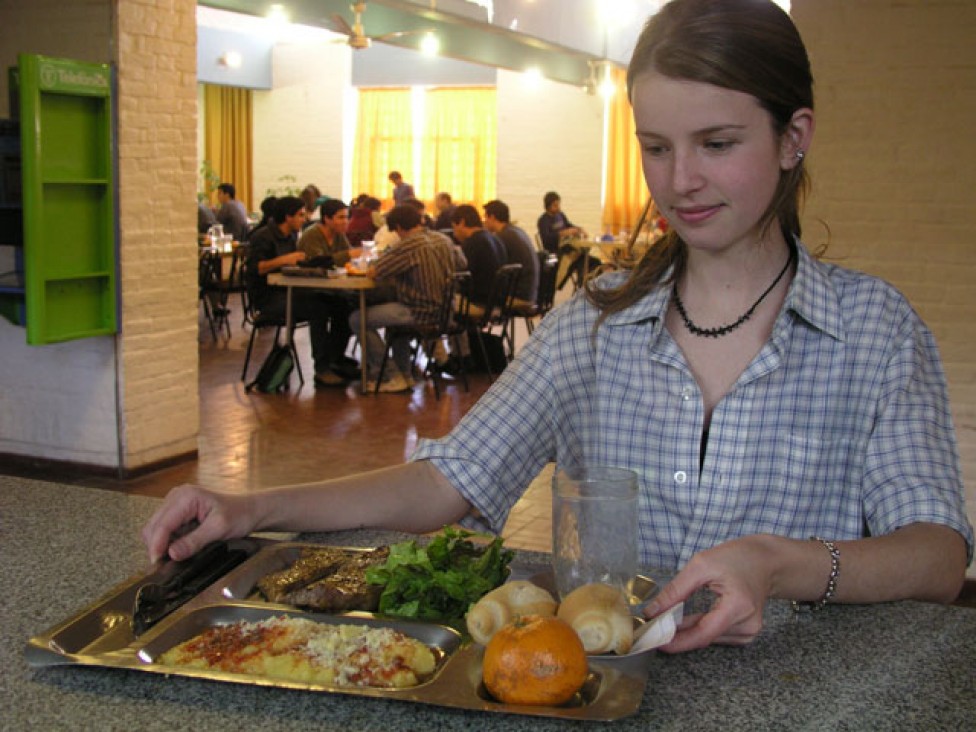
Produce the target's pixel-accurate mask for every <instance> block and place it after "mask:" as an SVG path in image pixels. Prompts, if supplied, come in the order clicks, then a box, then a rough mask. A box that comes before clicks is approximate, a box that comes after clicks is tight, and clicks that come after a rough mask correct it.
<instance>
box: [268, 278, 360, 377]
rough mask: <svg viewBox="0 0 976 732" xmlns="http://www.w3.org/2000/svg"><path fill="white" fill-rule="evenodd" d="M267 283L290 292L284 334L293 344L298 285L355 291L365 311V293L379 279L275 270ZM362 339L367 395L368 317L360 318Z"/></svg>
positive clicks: (286, 307) (287, 298) (317, 288)
mask: <svg viewBox="0 0 976 732" xmlns="http://www.w3.org/2000/svg"><path fill="white" fill-rule="evenodd" d="M268 284H269V285H274V286H276V287H284V288H285V290H286V292H287V294H286V296H285V333H287V336H286V337H287V338H288V345H289V346H291V347H294V343H293V338H294V328H292V322H293V316H292V304H291V300H292V292H293V291H294V290H295V288H307V289H311V290H327V291H335V292H350V293H352V292H356V293H359V312H360V313H365V312H366V292H367V291H368V290H372V289H375V288H376V281H375V280H374V279H373V278H371V277H367V276H365V275H351V274H347V273H345V272H342V271H340V272H339V273H338V274H336V275H334V276H333V275H309V274H307V273H306V274H301V275H297V274H296V275H289V274H284V273H282V272H272V273H271V274H269V275H268ZM357 336H358V338H359V344H360V345H359V347H360V351H361V353H360V359H359V369H360V374H359V375H360V390H361V392H362V393H363V394H367V393H369V392H368V389H367V388H366V318H360V319H359V333H357Z"/></svg>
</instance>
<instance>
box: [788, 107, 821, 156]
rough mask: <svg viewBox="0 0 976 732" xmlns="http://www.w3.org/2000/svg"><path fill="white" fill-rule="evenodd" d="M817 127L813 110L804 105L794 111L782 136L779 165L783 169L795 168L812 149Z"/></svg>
mask: <svg viewBox="0 0 976 732" xmlns="http://www.w3.org/2000/svg"><path fill="white" fill-rule="evenodd" d="M814 127H815V123H814V118H813V110H812V109H809V108H807V107H802V108H801V109H798V110H796V111H795V112H794V113H793V116H792V117H791V118H790V121H789V123H788V124H787V125H786V131H785V132H784V133H783V136H782V138H780V150H779V166H780V168H782V169H783V170H793V168H795V167H796V166H797V165H799V164H800V163H801V162H802V161H803V158H804V157H805V156H806V154H807V151H808V150H809V149H810V143H811V142H812V141H813V129H814Z"/></svg>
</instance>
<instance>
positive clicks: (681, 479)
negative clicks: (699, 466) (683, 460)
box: [674, 470, 688, 485]
mask: <svg viewBox="0 0 976 732" xmlns="http://www.w3.org/2000/svg"><path fill="white" fill-rule="evenodd" d="M674 482H675V483H677V484H678V485H684V484H685V483H687V482H688V474H687V473H686V472H685V471H683V470H679V471H677V472H676V473H675V474H674Z"/></svg>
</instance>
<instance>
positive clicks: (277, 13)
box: [266, 3, 288, 23]
mask: <svg viewBox="0 0 976 732" xmlns="http://www.w3.org/2000/svg"><path fill="white" fill-rule="evenodd" d="M266 17H267V19H268V20H270V21H271V22H272V23H287V22H288V13H286V12H285V6H284V5H279V4H278V3H275V4H274V5H272V6H271V7H269V8H268V13H267V15H266Z"/></svg>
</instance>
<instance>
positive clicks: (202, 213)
mask: <svg viewBox="0 0 976 732" xmlns="http://www.w3.org/2000/svg"><path fill="white" fill-rule="evenodd" d="M216 223H217V217H216V216H214V212H213V209H212V208H210V206H208V205H207V204H205V203H204V202H203V201H197V233H198V234H206V233H207V232H208V231H210V227H211V226H213V225H214V224H216Z"/></svg>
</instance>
